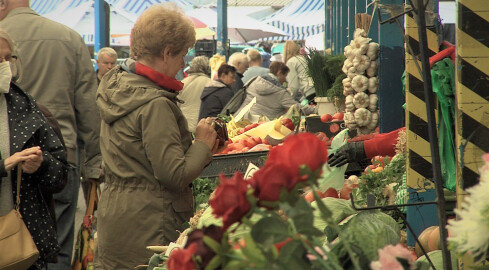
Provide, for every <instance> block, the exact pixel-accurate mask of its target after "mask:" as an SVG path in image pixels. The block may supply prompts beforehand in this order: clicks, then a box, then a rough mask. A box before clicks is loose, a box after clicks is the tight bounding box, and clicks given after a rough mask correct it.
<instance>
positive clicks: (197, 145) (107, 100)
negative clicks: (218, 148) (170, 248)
mask: <svg viewBox="0 0 489 270" xmlns="http://www.w3.org/2000/svg"><path fill="white" fill-rule="evenodd" d="M130 61H131V60H128V61H127V62H130ZM123 66H124V68H123V67H121V66H117V67H115V68H113V69H112V70H110V71H109V72H108V73H107V74H106V75H105V76H104V78H103V79H102V81H101V83H100V86H99V88H98V91H97V105H98V107H99V109H100V113H101V116H102V126H101V136H100V138H101V143H100V148H101V151H102V156H103V162H104V171H105V174H106V182H105V185H104V189H103V191H102V197H101V199H100V204H99V208H98V225H97V226H98V230H97V231H98V247H97V250H96V253H95V261H96V268H95V269H105V270H111V269H133V268H134V267H135V266H136V265H139V264H146V263H148V260H149V258H150V257H151V255H152V254H153V252H151V251H147V250H146V249H145V248H146V246H148V245H166V244H168V243H169V242H171V241H175V240H176V239H177V238H178V236H179V232H178V231H183V230H184V227H183V224H184V223H185V222H187V221H189V219H190V217H192V215H193V198H192V190H191V188H190V186H189V185H190V183H192V181H193V180H194V179H196V178H197V177H198V176H199V175H200V173H201V172H202V171H203V169H204V167H205V166H206V165H207V164H208V163H209V162H210V161H211V160H212V153H211V150H210V148H209V147H208V146H207V145H205V144H204V143H202V142H194V143H192V139H191V134H190V132H189V131H188V129H187V121H186V120H185V117H184V116H183V114H182V112H181V111H180V109H179V108H178V106H177V105H176V99H175V98H176V95H177V94H176V93H174V92H170V91H166V90H164V89H162V88H161V87H159V86H157V85H156V84H155V83H153V82H152V81H150V80H149V79H147V78H145V77H143V76H140V75H137V74H134V73H132V72H131V71H130V70H131V69H130V68H128V67H126V66H125V65H124V64H123ZM129 66H130V65H129ZM132 66H133V65H132ZM126 70H127V71H126ZM128 71H129V72H128Z"/></svg>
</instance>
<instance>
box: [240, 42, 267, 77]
mask: <svg viewBox="0 0 489 270" xmlns="http://www.w3.org/2000/svg"><path fill="white" fill-rule="evenodd" d="M246 56H247V57H248V63H249V67H248V69H247V70H246V71H245V72H244V73H243V78H241V80H242V81H243V83H245V84H246V83H247V82H248V81H249V80H250V79H251V78H253V77H256V76H261V75H267V74H268V73H269V72H270V70H269V69H268V68H265V67H262V64H263V58H262V57H261V54H260V51H258V50H257V49H249V50H248V51H247V52H246Z"/></svg>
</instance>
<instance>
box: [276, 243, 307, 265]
mask: <svg viewBox="0 0 489 270" xmlns="http://www.w3.org/2000/svg"><path fill="white" fill-rule="evenodd" d="M306 253H307V250H306V249H305V248H304V246H303V245H302V243H301V241H300V240H292V241H290V242H289V243H287V244H286V245H284V246H283V247H282V249H280V255H279V257H278V262H279V263H280V265H281V269H311V264H310V263H309V260H308V259H306V256H305V255H306Z"/></svg>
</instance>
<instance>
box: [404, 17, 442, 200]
mask: <svg viewBox="0 0 489 270" xmlns="http://www.w3.org/2000/svg"><path fill="white" fill-rule="evenodd" d="M405 29H406V36H407V40H406V42H407V43H408V44H409V45H410V47H411V49H408V47H407V46H406V78H405V84H406V132H407V148H408V153H407V154H408V157H407V163H406V168H407V179H406V183H407V186H408V187H409V188H412V189H416V190H424V189H432V188H434V185H433V182H432V179H433V166H432V160H431V148H430V142H429V141H430V140H429V136H428V119H427V113H426V103H425V96H424V87H423V77H422V75H421V74H420V73H419V70H418V68H417V67H416V62H417V63H418V65H419V66H420V67H421V61H420V60H419V52H420V51H419V37H418V25H417V24H416V21H415V19H414V18H413V17H412V15H410V14H409V15H406V16H405ZM426 34H427V39H428V57H430V56H433V55H435V54H436V53H437V52H438V47H439V45H438V36H437V34H436V31H435V29H434V28H433V27H427V29H426ZM435 115H436V113H435Z"/></svg>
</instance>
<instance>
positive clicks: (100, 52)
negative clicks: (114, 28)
mask: <svg viewBox="0 0 489 270" xmlns="http://www.w3.org/2000/svg"><path fill="white" fill-rule="evenodd" d="M102 55H108V56H110V57H115V58H117V52H116V51H115V50H114V49H112V48H111V47H103V48H102V49H100V50H98V53H97V60H98V59H100V57H101V56H102Z"/></svg>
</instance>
